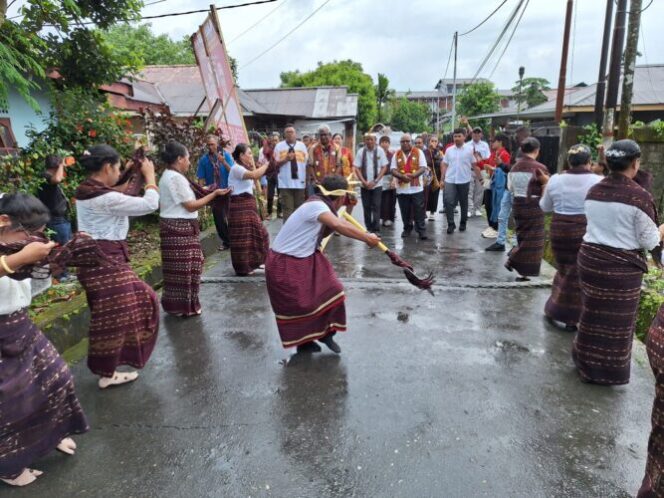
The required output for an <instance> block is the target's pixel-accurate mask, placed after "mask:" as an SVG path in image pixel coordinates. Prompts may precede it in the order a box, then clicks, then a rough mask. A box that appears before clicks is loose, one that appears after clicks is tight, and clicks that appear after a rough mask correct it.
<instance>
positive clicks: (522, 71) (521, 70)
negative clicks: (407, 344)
mask: <svg viewBox="0 0 664 498" xmlns="http://www.w3.org/2000/svg"><path fill="white" fill-rule="evenodd" d="M525 73H526V68H525V67H523V66H521V67H519V99H518V100H517V101H516V120H517V121H519V119H520V116H519V115H520V114H521V99H522V98H523V95H522V93H521V92H523V75H524V74H525Z"/></svg>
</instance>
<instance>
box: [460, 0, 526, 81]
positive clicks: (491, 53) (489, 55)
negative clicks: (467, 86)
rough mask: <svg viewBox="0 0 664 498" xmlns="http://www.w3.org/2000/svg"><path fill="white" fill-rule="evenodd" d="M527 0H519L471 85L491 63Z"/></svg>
mask: <svg viewBox="0 0 664 498" xmlns="http://www.w3.org/2000/svg"><path fill="white" fill-rule="evenodd" d="M524 1H525V0H519V3H518V4H517V5H516V8H515V9H514V10H513V11H512V13H511V14H510V16H509V18H508V19H507V22H506V23H505V26H504V27H503V30H502V31H501V32H500V35H498V38H497V39H496V41H495V42H494V44H493V46H492V47H491V50H489V52H488V53H487V54H486V56H485V57H484V60H482V63H481V64H480V67H479V68H478V69H477V71H476V72H475V75H474V76H473V79H472V80H471V84H472V83H474V82H475V80H476V79H477V77H478V76H479V74H480V73H481V72H482V69H484V66H486V64H487V62H489V59H490V58H491V56H492V55H493V53H494V52H495V51H496V48H498V45H499V44H500V41H501V40H502V39H503V37H504V36H505V33H507V30H508V29H509V28H510V26H511V25H512V23H513V22H514V18H515V17H516V14H517V12H518V11H519V9H520V8H521V6H522V5H523V2H524Z"/></svg>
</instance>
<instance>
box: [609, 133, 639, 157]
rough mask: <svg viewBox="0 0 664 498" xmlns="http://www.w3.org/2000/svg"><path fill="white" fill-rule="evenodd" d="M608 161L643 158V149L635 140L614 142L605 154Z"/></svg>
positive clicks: (627, 139)
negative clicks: (623, 158)
mask: <svg viewBox="0 0 664 498" xmlns="http://www.w3.org/2000/svg"><path fill="white" fill-rule="evenodd" d="M604 155H605V156H606V157H607V159H613V158H616V159H617V158H622V157H628V158H634V157H641V147H639V144H637V143H636V142H635V141H634V140H630V139H629V138H626V139H624V140H618V141H617V142H613V143H612V144H611V146H610V147H609V148H608V149H607V150H606V152H605V154H604Z"/></svg>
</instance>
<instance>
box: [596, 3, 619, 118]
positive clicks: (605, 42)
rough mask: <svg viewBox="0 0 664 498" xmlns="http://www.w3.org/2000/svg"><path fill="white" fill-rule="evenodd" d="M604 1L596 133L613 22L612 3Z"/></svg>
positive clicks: (604, 87)
mask: <svg viewBox="0 0 664 498" xmlns="http://www.w3.org/2000/svg"><path fill="white" fill-rule="evenodd" d="M614 1H615V0H606V14H605V15H604V35H603V37H602V53H601V54H600V58H599V76H597V91H596V92H595V126H596V127H597V131H600V130H601V129H602V123H603V121H604V95H606V63H607V62H608V60H609V42H610V41H611V21H612V20H613V2H614Z"/></svg>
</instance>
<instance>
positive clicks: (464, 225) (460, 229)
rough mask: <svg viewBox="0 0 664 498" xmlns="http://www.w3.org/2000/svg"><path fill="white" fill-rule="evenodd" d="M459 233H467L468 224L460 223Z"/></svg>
mask: <svg viewBox="0 0 664 498" xmlns="http://www.w3.org/2000/svg"><path fill="white" fill-rule="evenodd" d="M459 231H460V232H465V231H466V224H465V223H460V224H459Z"/></svg>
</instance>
